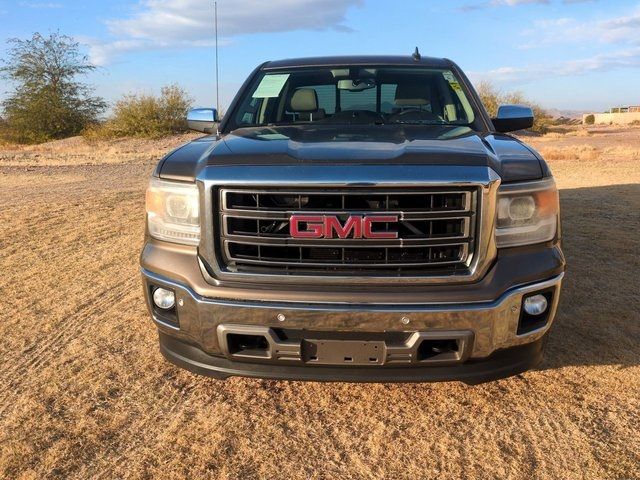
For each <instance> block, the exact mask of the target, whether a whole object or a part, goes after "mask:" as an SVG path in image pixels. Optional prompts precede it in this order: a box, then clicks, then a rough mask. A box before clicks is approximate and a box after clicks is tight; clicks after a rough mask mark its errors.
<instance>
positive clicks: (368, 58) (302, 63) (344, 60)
mask: <svg viewBox="0 0 640 480" xmlns="http://www.w3.org/2000/svg"><path fill="white" fill-rule="evenodd" d="M344 65H363V66H369V65H416V66H422V67H449V66H451V63H450V61H449V60H447V59H446V58H434V57H424V56H423V57H421V58H420V59H419V60H415V59H414V57H413V56H412V55H345V56H336V57H307V58H288V59H285V60H274V61H271V62H267V63H265V64H264V65H263V66H262V69H263V70H271V69H279V68H295V67H328V66H344Z"/></svg>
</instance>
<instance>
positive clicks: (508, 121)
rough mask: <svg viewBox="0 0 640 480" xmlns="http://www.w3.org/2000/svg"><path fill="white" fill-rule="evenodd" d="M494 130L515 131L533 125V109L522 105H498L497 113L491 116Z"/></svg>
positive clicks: (502, 131)
mask: <svg viewBox="0 0 640 480" xmlns="http://www.w3.org/2000/svg"><path fill="white" fill-rule="evenodd" d="M491 121H492V122H493V127H494V128H495V129H496V132H501V133H505V132H515V131H517V130H524V129H525V128H531V127H533V110H531V108H530V107H526V106H524V105H500V106H499V107H498V115H497V116H496V118H492V119H491Z"/></svg>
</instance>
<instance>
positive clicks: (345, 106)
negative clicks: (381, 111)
mask: <svg viewBox="0 0 640 480" xmlns="http://www.w3.org/2000/svg"><path fill="white" fill-rule="evenodd" d="M340 109H341V110H343V111H344V110H370V111H372V112H375V111H376V89H375V88H370V89H369V90H362V91H361V92H350V91H348V90H340Z"/></svg>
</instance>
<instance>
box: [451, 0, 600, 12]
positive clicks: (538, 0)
mask: <svg viewBox="0 0 640 480" xmlns="http://www.w3.org/2000/svg"><path fill="white" fill-rule="evenodd" d="M593 1H595V0H562V1H561V2H559V3H564V4H572V3H586V2H593ZM533 4H537V5H550V4H551V0H484V1H481V2H478V3H470V4H467V5H463V6H462V7H461V8H460V10H462V11H463V12H472V11H474V10H482V9H485V8H489V7H503V6H507V7H517V6H518V5H533Z"/></svg>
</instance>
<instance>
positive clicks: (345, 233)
mask: <svg viewBox="0 0 640 480" xmlns="http://www.w3.org/2000/svg"><path fill="white" fill-rule="evenodd" d="M397 222H398V216H397V215H367V216H363V215H352V216H350V217H349V218H347V220H346V221H345V223H344V224H342V223H341V222H340V219H339V218H338V217H337V216H335V215H292V216H291V218H290V221H289V232H290V233H291V236H292V237H293V238H349V237H351V238H371V239H389V238H398V232H388V231H386V232H374V231H373V224H374V223H397ZM301 224H305V225H304V227H305V228H303V229H301Z"/></svg>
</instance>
